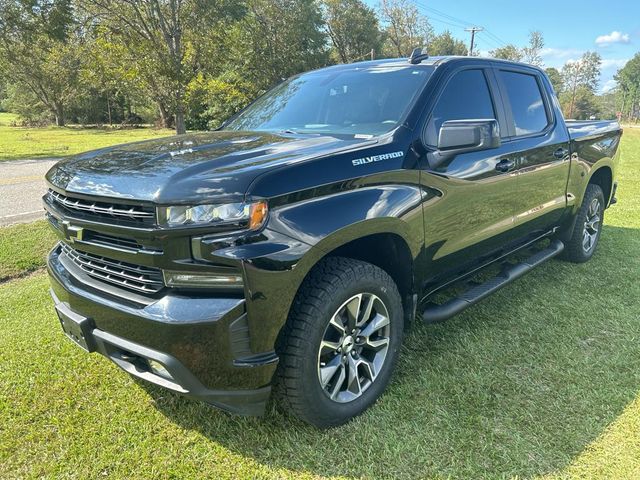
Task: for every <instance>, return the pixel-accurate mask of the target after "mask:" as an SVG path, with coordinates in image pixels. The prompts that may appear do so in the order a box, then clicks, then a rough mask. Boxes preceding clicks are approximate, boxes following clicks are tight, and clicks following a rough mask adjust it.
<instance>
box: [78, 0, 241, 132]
mask: <svg viewBox="0 0 640 480" xmlns="http://www.w3.org/2000/svg"><path fill="white" fill-rule="evenodd" d="M81 2H82V5H83V7H84V9H85V11H86V12H88V13H89V14H90V15H93V16H94V18H95V19H96V21H97V22H99V23H100V25H102V26H104V27H105V28H107V29H108V30H109V32H110V33H111V38H112V39H113V40H114V41H118V42H121V44H122V45H123V46H124V47H125V48H126V49H127V51H128V52H129V60H130V61H131V62H133V63H134V64H135V65H136V66H137V67H138V71H139V74H140V75H141V76H142V77H143V78H144V81H145V83H146V84H147V86H148V88H149V91H150V93H151V94H152V95H153V97H154V99H155V100H156V102H157V103H158V108H159V110H160V114H161V116H162V117H163V119H164V121H165V124H167V123H169V121H168V117H169V112H168V109H169V108H171V110H172V111H173V112H174V117H175V129H176V133H178V134H182V133H185V131H186V128H185V104H184V100H185V92H186V88H187V85H188V83H189V81H190V80H191V79H192V78H193V77H194V75H195V74H196V72H197V68H196V64H197V61H198V53H199V52H200V50H199V48H198V40H199V39H200V38H201V36H202V35H203V33H204V32H211V31H214V32H215V31H216V29H220V28H221V27H222V25H223V24H225V23H226V22H227V21H228V20H230V19H232V18H234V16H235V15H236V14H238V13H239V12H240V8H239V7H238V6H237V5H236V4H234V2H232V1H230V0H229V1H227V0H221V1H200V0H164V1H163V0H137V1H133V0H94V1H89V0H81Z"/></svg>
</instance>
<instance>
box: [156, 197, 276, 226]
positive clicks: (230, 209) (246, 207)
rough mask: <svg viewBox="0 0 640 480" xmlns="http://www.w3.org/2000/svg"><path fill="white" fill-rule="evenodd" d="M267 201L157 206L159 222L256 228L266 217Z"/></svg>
mask: <svg viewBox="0 0 640 480" xmlns="http://www.w3.org/2000/svg"><path fill="white" fill-rule="evenodd" d="M267 212H268V207H267V202H265V201H260V202H254V203H225V204H221V205H195V206H183V205H180V206H172V207H158V220H159V222H160V223H161V224H164V225H168V226H170V227H175V226H179V225H203V224H207V223H210V224H214V225H215V224H239V225H240V226H241V227H248V228H250V229H251V230H257V229H258V228H260V227H261V226H262V225H263V224H264V221H265V219H266V218H267Z"/></svg>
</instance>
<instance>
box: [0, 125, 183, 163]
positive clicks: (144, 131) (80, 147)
mask: <svg viewBox="0 0 640 480" xmlns="http://www.w3.org/2000/svg"><path fill="white" fill-rule="evenodd" d="M16 119H17V117H16V115H14V114H12V113H0V161H3V160H19V159H26V158H61V157H65V156H67V155H74V154H76V153H81V152H85V151H87V150H94V149H96V148H103V147H108V146H111V145H117V144H119V143H127V142H135V141H136V140H146V139H148V138H154V137H166V136H168V135H173V133H174V132H173V130H166V129H163V130H156V129H151V128H131V129H120V128H82V127H79V126H69V127H54V126H51V127H43V128H23V127H11V126H10V125H11V123H12V122H13V121H15V120H16Z"/></svg>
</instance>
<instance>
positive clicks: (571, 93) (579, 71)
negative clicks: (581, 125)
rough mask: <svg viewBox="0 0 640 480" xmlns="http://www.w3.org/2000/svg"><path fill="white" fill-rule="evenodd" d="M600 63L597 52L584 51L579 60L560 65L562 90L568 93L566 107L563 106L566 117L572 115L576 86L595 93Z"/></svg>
mask: <svg viewBox="0 0 640 480" xmlns="http://www.w3.org/2000/svg"><path fill="white" fill-rule="evenodd" d="M601 63H602V59H601V57H600V55H599V54H598V53H596V52H586V53H585V54H584V55H582V57H581V58H580V60H577V61H570V62H567V63H565V65H564V67H562V81H563V83H564V90H565V91H566V92H567V94H568V95H567V96H566V97H565V99H566V100H567V101H566V105H567V107H568V108H565V112H566V115H567V117H569V118H572V117H573V112H574V108H575V102H576V95H577V92H578V88H584V89H586V90H588V91H590V92H591V93H595V90H596V88H597V87H598V80H599V78H600V64H601Z"/></svg>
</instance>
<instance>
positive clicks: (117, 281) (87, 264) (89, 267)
mask: <svg viewBox="0 0 640 480" xmlns="http://www.w3.org/2000/svg"><path fill="white" fill-rule="evenodd" d="M62 254H63V255H65V256H66V257H67V258H68V259H69V260H71V261H72V262H73V263H74V264H75V265H76V266H77V267H79V268H80V269H81V270H82V271H84V272H85V273H86V274H87V275H89V276H90V277H93V278H97V279H99V280H102V281H104V282H108V283H111V284H114V285H118V286H119V287H122V288H126V289H128V290H133V291H136V292H142V293H147V294H153V293H157V292H159V291H160V290H161V289H162V288H163V287H164V282H163V280H162V271H161V270H160V269H158V268H151V267H143V266H140V265H133V264H131V263H126V262H121V261H119V260H112V259H109V258H105V257H101V256H99V255H93V254H90V253H84V252H79V251H78V250H75V249H73V248H71V247H70V246H68V245H66V244H63V245H62Z"/></svg>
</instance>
